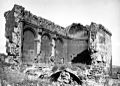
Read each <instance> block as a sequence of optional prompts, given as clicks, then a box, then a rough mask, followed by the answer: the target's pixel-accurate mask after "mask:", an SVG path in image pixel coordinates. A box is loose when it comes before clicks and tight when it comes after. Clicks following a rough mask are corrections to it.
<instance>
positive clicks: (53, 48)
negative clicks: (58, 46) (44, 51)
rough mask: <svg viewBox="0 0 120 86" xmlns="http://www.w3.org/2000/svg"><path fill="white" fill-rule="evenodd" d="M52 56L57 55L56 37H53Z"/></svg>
mask: <svg viewBox="0 0 120 86" xmlns="http://www.w3.org/2000/svg"><path fill="white" fill-rule="evenodd" d="M51 53H52V54H51V56H52V57H53V56H55V39H54V38H52V51H51Z"/></svg>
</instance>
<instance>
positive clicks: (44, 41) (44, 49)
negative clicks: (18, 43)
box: [41, 34, 52, 63]
mask: <svg viewBox="0 0 120 86" xmlns="http://www.w3.org/2000/svg"><path fill="white" fill-rule="evenodd" d="M51 42H52V40H51V37H50V35H49V34H43V35H42V38H41V54H42V56H43V58H42V60H43V62H45V63H48V62H49V57H50V56H51V51H52V46H51Z"/></svg>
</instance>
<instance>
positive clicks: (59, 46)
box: [55, 38, 63, 62]
mask: <svg viewBox="0 0 120 86" xmlns="http://www.w3.org/2000/svg"><path fill="white" fill-rule="evenodd" d="M55 45H56V46H55V56H56V58H55V59H56V62H61V60H62V59H63V40H62V38H57V39H56V42H55Z"/></svg>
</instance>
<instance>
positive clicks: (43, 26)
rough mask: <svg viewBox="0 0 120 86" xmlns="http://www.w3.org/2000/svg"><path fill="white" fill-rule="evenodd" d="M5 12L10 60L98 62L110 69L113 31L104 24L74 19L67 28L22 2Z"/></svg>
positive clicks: (27, 62)
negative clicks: (36, 12)
mask: <svg viewBox="0 0 120 86" xmlns="http://www.w3.org/2000/svg"><path fill="white" fill-rule="evenodd" d="M4 16H5V19H6V24H5V36H6V39H7V41H6V48H7V49H6V52H7V54H8V58H9V61H8V62H9V63H14V62H15V63H16V64H45V65H46V64H52V65H63V64H72V65H76V64H82V65H88V66H90V67H91V66H92V67H93V65H96V64H97V66H101V65H103V67H104V68H103V67H102V68H103V70H104V71H105V72H106V73H107V74H110V73H111V64H112V52H111V35H112V34H111V32H109V31H108V30H107V29H106V28H105V27H104V26H103V25H101V24H96V23H93V22H92V23H91V25H86V26H83V25H81V24H80V23H73V24H71V25H70V26H68V27H66V28H64V27H61V26H59V25H56V24H55V23H53V22H51V21H49V20H47V19H45V18H42V17H37V16H36V15H33V14H32V13H31V12H30V11H27V10H25V9H24V7H22V6H19V5H14V7H13V9H12V10H10V11H7V12H5V14H4ZM45 65H44V66H45ZM99 68H100V67H99ZM58 69H59V68H58ZM71 70H72V69H71ZM98 70H99V69H98ZM65 71H68V70H65ZM76 71H78V70H76ZM58 72H59V71H58ZM58 72H55V73H53V74H51V76H54V74H57V73H58ZM102 73H103V72H102ZM70 74H71V73H70ZM76 75H77V74H76Z"/></svg>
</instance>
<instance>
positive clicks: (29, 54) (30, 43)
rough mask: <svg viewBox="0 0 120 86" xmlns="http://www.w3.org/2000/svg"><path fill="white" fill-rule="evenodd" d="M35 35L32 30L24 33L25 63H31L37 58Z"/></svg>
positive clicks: (28, 29) (26, 30) (27, 29)
mask: <svg viewBox="0 0 120 86" xmlns="http://www.w3.org/2000/svg"><path fill="white" fill-rule="evenodd" d="M34 39H35V33H34V32H33V30H31V28H26V29H25V30H24V31H23V61H24V62H31V61H33V59H34V56H35V41H34Z"/></svg>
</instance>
